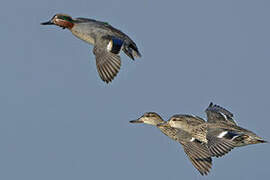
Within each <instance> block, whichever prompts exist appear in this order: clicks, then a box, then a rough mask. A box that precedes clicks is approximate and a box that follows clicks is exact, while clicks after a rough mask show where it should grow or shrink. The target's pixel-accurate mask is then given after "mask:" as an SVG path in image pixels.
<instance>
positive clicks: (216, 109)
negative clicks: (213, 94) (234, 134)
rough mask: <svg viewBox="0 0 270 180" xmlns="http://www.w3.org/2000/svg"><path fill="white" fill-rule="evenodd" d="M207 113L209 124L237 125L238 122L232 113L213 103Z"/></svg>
mask: <svg viewBox="0 0 270 180" xmlns="http://www.w3.org/2000/svg"><path fill="white" fill-rule="evenodd" d="M205 112H206V115H207V122H209V123H216V122H220V121H222V122H225V123H229V124H234V125H236V122H235V121H234V120H233V114H232V113H231V112H230V111H228V110H227V109H225V108H223V107H221V106H219V105H216V104H215V105H214V104H213V103H212V102H211V103H210V104H209V106H208V108H207V109H206V110H205Z"/></svg>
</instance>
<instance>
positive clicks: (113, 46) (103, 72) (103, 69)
mask: <svg viewBox="0 0 270 180" xmlns="http://www.w3.org/2000/svg"><path fill="white" fill-rule="evenodd" d="M122 45H123V41H122V40H120V39H117V38H114V37H104V38H101V40H99V41H97V43H96V44H95V46H94V49H93V53H94V54H95V56H96V65H97V70H98V73H99V76H100V77H101V79H102V80H103V81H105V82H106V83H109V82H110V81H112V80H113V79H114V77H115V76H116V75H117V73H118V72H119V70H120V67H121V59H120V56H119V53H120V50H121V48H122Z"/></svg>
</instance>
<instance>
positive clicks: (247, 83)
mask: <svg viewBox="0 0 270 180" xmlns="http://www.w3.org/2000/svg"><path fill="white" fill-rule="evenodd" d="M55 13H67V14H69V15H71V16H72V17H89V18H94V19H98V20H102V21H107V22H109V23H110V24H111V25H113V26H115V27H117V28H119V29H121V30H122V31H123V32H125V33H127V34H128V35H129V36H130V37H131V38H132V39H133V40H134V41H135V42H136V44H137V45H138V47H139V50H140V51H141V53H142V55H143V57H142V58H140V59H137V60H136V61H134V62H133V61H132V60H130V59H129V58H128V57H127V56H125V55H124V54H123V53H122V55H121V57H122V67H121V70H120V72H119V74H118V76H117V77H116V78H115V80H114V81H113V82H112V83H111V84H106V83H104V82H102V81H101V79H100V78H99V77H98V73H97V70H96V65H95V60H94V55H93V54H92V46H91V45H88V44H86V43H84V42H83V41H81V40H79V39H77V38H75V37H74V36H73V35H72V34H71V33H70V32H69V31H68V30H62V29H61V28H59V27H56V26H41V25H40V22H43V21H47V20H49V19H50V18H51V17H52V16H53V15H54V14H55ZM0 17H1V36H0V40H1V41H0V46H1V61H0V83H1V87H0V109H1V111H0V112H1V113H0V118H1V119H0V144H1V148H0V179H3V180H18V179H20V180H48V179H50V180H60V179H64V180H74V179H79V180H89V179H129V180H137V179H155V180H164V179H172V180H179V179H219V180H225V179H240V178H242V179H250V180H251V179H257V178H260V179H268V178H269V175H270V172H269V160H270V157H269V151H270V146H269V144H258V145H251V146H246V147H242V148H237V149H234V150H233V151H232V152H230V153H229V154H228V155H227V156H224V157H222V158H218V159H217V158H214V159H213V168H212V171H211V173H210V174H209V176H207V177H206V178H205V177H201V175H200V174H199V173H198V172H197V170H195V168H194V167H193V166H192V165H191V163H190V162H189V160H188V159H187V157H186V155H185V154H184V152H183V150H182V148H181V146H180V145H179V144H178V143H177V142H174V141H172V140H170V139H169V138H168V137H166V136H165V135H163V134H162V133H161V132H159V130H158V129H156V128H155V127H151V126H147V125H139V124H138V125H137V124H136V125H135V124H130V123H129V120H133V119H136V118H138V117H140V116H141V115H142V114H143V113H144V112H148V111H155V112H158V113H160V115H161V116H162V117H163V118H164V119H166V120H167V119H168V118H169V117H170V116H172V115H173V114H177V113H188V114H195V115H198V116H201V117H205V114H204V110H205V108H206V107H207V106H208V104H209V103H210V101H213V102H214V103H217V104H219V105H222V106H223V107H226V108H227V109H229V110H231V111H232V112H233V113H234V115H235V119H236V121H237V122H238V124H239V125H240V126H242V127H244V128H248V129H250V130H252V131H254V132H255V133H257V134H258V135H259V136H261V137H263V138H265V139H266V140H270V133H269V128H270V127H269V126H270V119H269V107H270V96H269V92H270V82H269V78H270V71H269V68H270V63H269V60H270V51H269V49H270V34H269V32H270V24H269V17H270V1H267V0H256V1H254V0H226V1H217V0H211V1H210V0H204V1H202V0H185V1H182V0H181V1H180V0H179V1H154V0H152V1H150V0H149V1H146V0H136V1H134V0H132V1H131V0H112V1H105V0H76V1H75V0H74V1H70V0H46V1H36V0H25V1H18V0H16V1H14V0H8V1H7V0H2V1H1V6H0Z"/></svg>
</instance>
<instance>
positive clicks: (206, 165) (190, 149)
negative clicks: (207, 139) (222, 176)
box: [175, 128, 212, 175]
mask: <svg viewBox="0 0 270 180" xmlns="http://www.w3.org/2000/svg"><path fill="white" fill-rule="evenodd" d="M176 130H177V133H176V139H175V140H176V141H178V142H179V143H180V144H181V145H182V146H183V148H184V151H185V153H186V154H187V156H188V158H189V160H190V161H191V163H192V164H193V166H194V167H195V168H196V169H197V170H198V171H199V172H200V173H201V175H207V174H208V173H209V172H210V170H211V168H212V158H211V155H210V152H209V150H208V148H207V145H206V144H204V143H202V142H200V141H198V140H197V139H195V138H193V137H192V136H191V135H190V134H189V133H188V132H186V131H183V130H180V129H177V128H176Z"/></svg>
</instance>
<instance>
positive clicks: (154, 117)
mask: <svg viewBox="0 0 270 180" xmlns="http://www.w3.org/2000/svg"><path fill="white" fill-rule="evenodd" d="M129 122H130V123H144V124H150V125H154V126H157V125H158V124H161V123H163V122H164V121H163V119H162V118H161V117H160V116H159V115H158V114H157V113H155V112H147V113H144V115H142V116H141V117H140V118H139V119H137V120H132V121H129Z"/></svg>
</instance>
